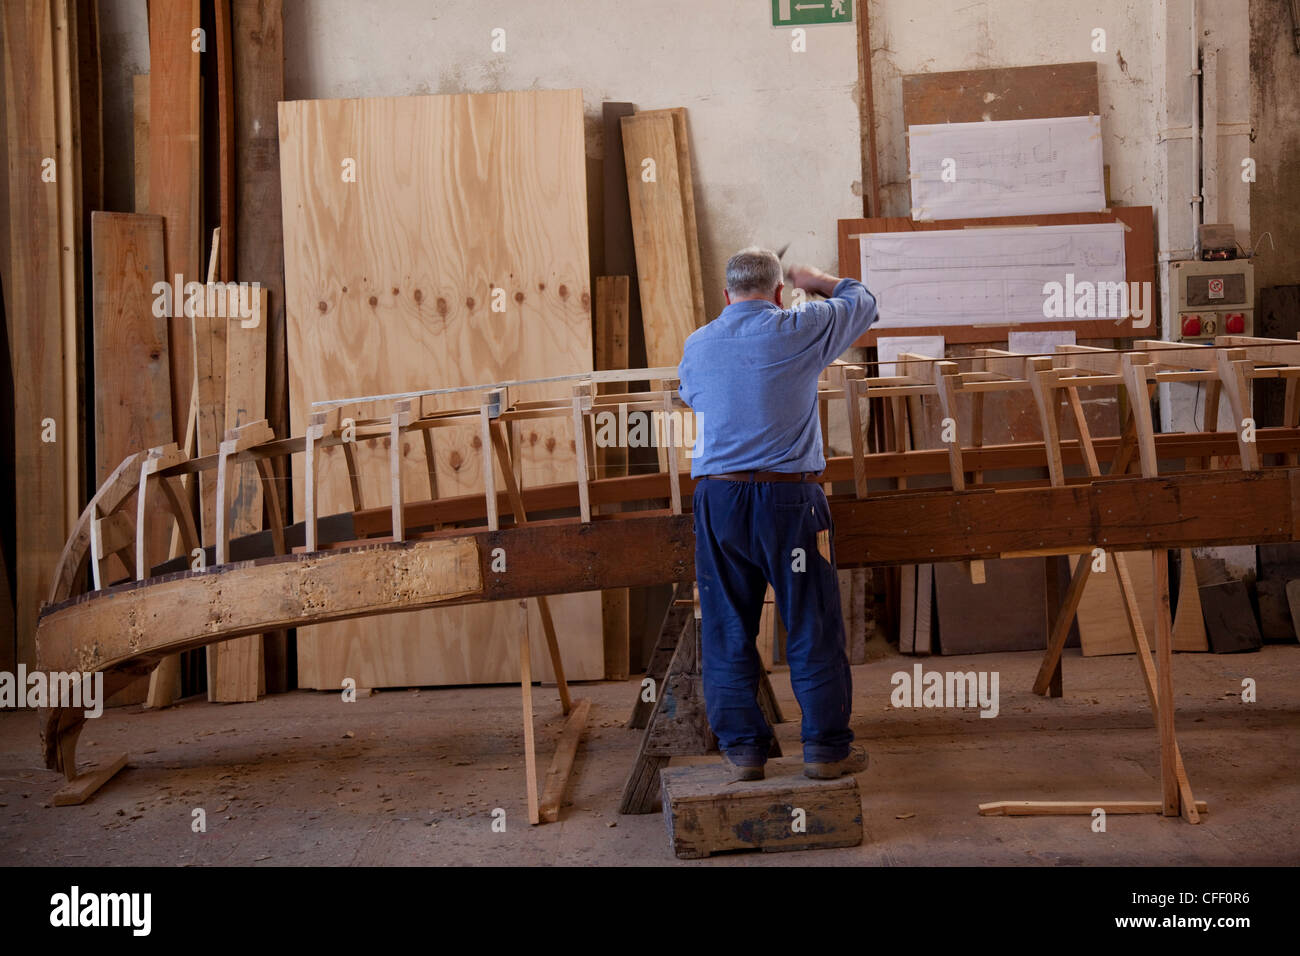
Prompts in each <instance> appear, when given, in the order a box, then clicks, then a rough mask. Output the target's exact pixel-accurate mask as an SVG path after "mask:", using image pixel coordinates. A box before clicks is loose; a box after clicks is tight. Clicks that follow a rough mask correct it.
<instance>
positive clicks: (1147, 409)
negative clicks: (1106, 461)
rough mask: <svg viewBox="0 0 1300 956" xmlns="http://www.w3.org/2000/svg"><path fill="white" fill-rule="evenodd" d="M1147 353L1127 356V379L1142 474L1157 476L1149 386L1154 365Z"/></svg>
mask: <svg viewBox="0 0 1300 956" xmlns="http://www.w3.org/2000/svg"><path fill="white" fill-rule="evenodd" d="M1150 361H1151V360H1150V359H1149V358H1148V357H1147V356H1146V355H1142V354H1139V353H1134V352H1129V353H1128V354H1126V355H1125V356H1124V381H1125V384H1126V385H1127V386H1128V399H1129V404H1130V405H1131V406H1132V409H1133V427H1134V440H1135V441H1136V442H1137V451H1138V459H1139V460H1140V461H1141V462H1142V474H1143V475H1145V476H1146V477H1148V478H1154V477H1156V476H1158V475H1159V474H1160V468H1159V462H1158V460H1157V457H1156V433H1155V424H1154V422H1152V420H1151V400H1150V394H1151V393H1150V391H1149V385H1150V384H1151V379H1150V376H1151V373H1152V371H1153V370H1152V368H1151V366H1150Z"/></svg>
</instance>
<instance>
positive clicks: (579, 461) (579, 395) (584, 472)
mask: <svg viewBox="0 0 1300 956" xmlns="http://www.w3.org/2000/svg"><path fill="white" fill-rule="evenodd" d="M591 392H592V387H591V383H590V382H583V383H582V384H581V385H575V386H574V387H573V449H574V459H575V464H576V468H577V479H578V513H579V514H580V516H581V518H582V523H583V524H590V523H591V494H590V491H589V490H588V486H587V481H588V478H589V477H590V471H589V469H588V464H587V429H586V427H585V426H584V425H583V418H584V415H585V413H586V412H588V411H590V410H591ZM670 451H671V449H670ZM675 513H677V512H675Z"/></svg>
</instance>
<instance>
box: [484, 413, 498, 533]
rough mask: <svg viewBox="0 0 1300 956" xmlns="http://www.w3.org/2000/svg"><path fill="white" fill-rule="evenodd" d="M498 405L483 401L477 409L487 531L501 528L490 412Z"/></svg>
mask: <svg viewBox="0 0 1300 956" xmlns="http://www.w3.org/2000/svg"><path fill="white" fill-rule="evenodd" d="M499 407H500V406H498V405H492V404H488V403H484V405H483V407H482V408H480V409H479V439H480V442H481V444H482V445H483V500H484V506H485V508H486V509H487V526H488V530H489V531H500V530H501V519H500V518H499V517H498V516H497V483H496V475H495V474H494V472H495V469H494V468H493V466H492V413H493V410H494V409H496V408H499Z"/></svg>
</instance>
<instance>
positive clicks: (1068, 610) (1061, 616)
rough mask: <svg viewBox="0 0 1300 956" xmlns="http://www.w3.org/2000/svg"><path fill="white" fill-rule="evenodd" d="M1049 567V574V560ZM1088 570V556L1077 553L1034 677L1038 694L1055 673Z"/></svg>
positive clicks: (1052, 572) (1089, 563) (1043, 690)
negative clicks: (1072, 573) (1070, 576)
mask: <svg viewBox="0 0 1300 956" xmlns="http://www.w3.org/2000/svg"><path fill="white" fill-rule="evenodd" d="M1048 569H1049V570H1048V573H1049V574H1053V575H1054V574H1055V570H1056V569H1055V568H1054V567H1052V565H1051V562H1050V561H1049V562H1048ZM1091 574H1092V558H1091V556H1090V555H1086V554H1085V555H1080V557H1079V563H1078V565H1077V566H1076V567H1075V569H1074V576H1073V577H1072V578H1070V586H1069V587H1068V588H1066V590H1065V599H1064V600H1063V601H1062V602H1061V608H1060V610H1059V611H1058V612H1057V614H1056V619H1055V620H1054V621H1053V623H1052V631H1051V634H1050V635H1049V636H1048V638H1047V653H1046V654H1045V655H1044V656H1043V663H1042V664H1041V665H1040V666H1039V668H1038V676H1037V677H1036V678H1035V679H1034V693H1035V694H1037V695H1038V696H1040V697H1041V696H1043V695H1044V694H1046V693H1047V691H1048V686H1049V684H1051V682H1052V678H1053V675H1054V674H1056V673H1058V670H1059V665H1060V662H1061V651H1062V649H1064V647H1065V640H1066V638H1067V637H1069V636H1070V625H1071V624H1073V623H1074V615H1075V613H1076V612H1077V611H1078V609H1079V602H1080V601H1081V600H1082V599H1083V589H1084V588H1085V587H1086V586H1087V584H1088V578H1089V576H1090V575H1091ZM1052 696H1053V697H1059V696H1060V695H1059V694H1053V695H1052Z"/></svg>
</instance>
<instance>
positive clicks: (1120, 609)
mask: <svg viewBox="0 0 1300 956" xmlns="http://www.w3.org/2000/svg"><path fill="white" fill-rule="evenodd" d="M1086 557H1087V560H1089V561H1091V560H1092V558H1091V556H1086ZM1079 560H1080V559H1079V558H1078V557H1071V558H1070V567H1071V570H1073V568H1074V566H1075V563H1076V562H1077V561H1079ZM1124 560H1125V563H1126V565H1127V567H1128V574H1129V578H1130V579H1131V580H1132V582H1133V593H1134V595H1135V597H1136V599H1137V604H1138V609H1139V610H1140V611H1141V612H1142V630H1143V632H1144V633H1145V635H1146V639H1147V646H1148V647H1150V648H1152V649H1153V650H1154V649H1155V632H1154V631H1153V630H1152V628H1154V627H1155V611H1154V604H1153V602H1154V596H1153V593H1152V581H1151V553H1150V552H1149V551H1129V552H1124ZM1188 581H1189V579H1188V578H1185V577H1184V578H1180V587H1182V588H1184V589H1185V588H1186V587H1187V586H1188ZM1190 581H1191V582H1192V583H1193V584H1194V582H1195V576H1194V572H1193V577H1192V578H1190ZM1187 601H1188V603H1187V605H1186V609H1185V610H1183V608H1184V605H1183V602H1182V600H1181V599H1180V600H1179V609H1180V612H1179V616H1180V618H1182V615H1183V614H1186V615H1187V617H1186V618H1182V619H1181V620H1180V622H1179V625H1181V626H1179V625H1175V627H1174V631H1173V649H1174V650H1176V651H1204V650H1206V649H1207V646H1206V643H1205V630H1204V628H1203V627H1198V626H1197V623H1196V617H1197V616H1198V615H1199V613H1200V611H1199V608H1198V606H1197V605H1196V603H1195V601H1196V598H1195V597H1190V598H1188V599H1187ZM1079 642H1080V646H1081V648H1082V650H1083V656H1084V657H1098V656H1101V655H1105V654H1132V653H1133V638H1132V637H1131V636H1130V634H1129V626H1128V618H1127V616H1126V615H1125V613H1124V603H1123V600H1122V599H1121V595H1120V588H1119V580H1118V578H1117V576H1116V570H1115V555H1114V554H1108V555H1106V571H1105V572H1104V573H1098V572H1095V571H1094V572H1093V574H1092V575H1091V576H1090V577H1089V578H1088V583H1087V584H1086V585H1085V586H1084V589H1083V599H1082V600H1081V601H1080V602H1079Z"/></svg>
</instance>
